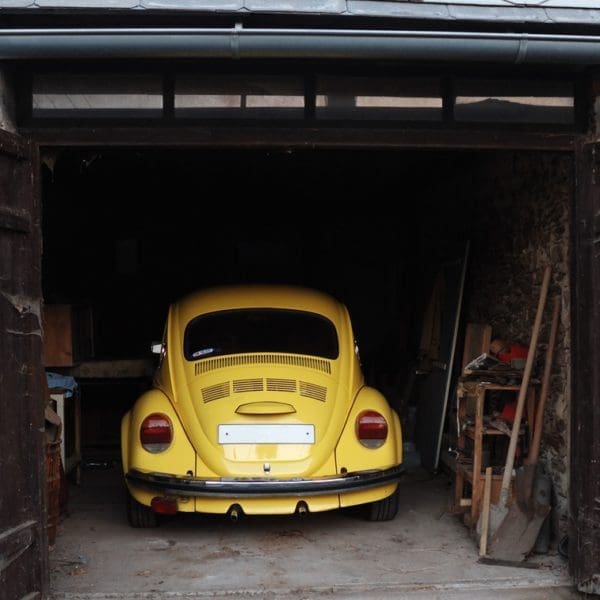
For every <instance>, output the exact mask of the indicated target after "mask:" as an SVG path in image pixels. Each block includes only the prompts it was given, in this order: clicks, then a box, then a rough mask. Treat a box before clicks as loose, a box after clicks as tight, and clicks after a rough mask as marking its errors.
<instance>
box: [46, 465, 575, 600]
mask: <svg viewBox="0 0 600 600" xmlns="http://www.w3.org/2000/svg"><path fill="white" fill-rule="evenodd" d="M401 486H402V494H401V504H400V511H399V514H398V517H397V518H396V519H395V520H393V521H390V522H384V523H371V522H367V521H363V520H359V519H357V518H355V517H352V516H351V515H349V514H346V513H342V512H337V511H335V512H329V513H320V514H316V513H315V514H310V515H308V516H306V517H303V518H301V517H297V516H293V517H280V516H278V517H245V518H242V519H241V520H239V521H238V522H235V523H234V522H231V521H229V520H227V519H226V518H225V517H220V516H210V515H194V514H180V515H177V516H175V517H172V518H170V519H169V520H168V521H166V522H164V523H162V524H161V526H160V527H158V528H156V529H133V528H131V527H129V525H128V523H127V519H126V516H125V488H124V485H123V480H122V474H121V470H120V464H119V463H118V461H101V462H100V463H98V464H93V463H91V464H90V465H89V466H88V467H87V468H84V469H83V471H82V478H81V484H80V485H73V484H71V485H70V487H69V495H68V505H67V514H66V515H65V516H64V518H63V519H62V521H61V523H60V525H59V527H58V535H57V537H56V541H55V544H54V545H53V546H52V548H51V552H50V562H51V591H52V598H54V599H55V600H79V599H81V600H85V599H89V600H92V599H93V600H101V599H113V598H114V599H117V598H118V599H126V600H133V599H141V598H144V599H149V600H152V599H156V600H159V599H163V598H185V599H194V598H198V599H201V598H255V599H259V600H263V599H264V600H267V599H268V600H270V599H278V598H282V599H288V598H293V599H298V600H304V599H307V600H308V599H312V598H327V599H332V600H333V599H336V600H342V599H348V600H350V599H359V598H360V599H364V600H371V599H381V600H387V599H391V598H394V599H401V598H409V599H415V600H416V599H425V598H427V599H437V598H440V599H441V598H443V599H444V600H452V599H459V598H469V599H470V600H473V599H478V598H481V599H485V598H490V599H491V598H494V599H496V598H497V596H498V594H499V593H501V594H502V597H503V598H508V599H511V598H514V599H517V598H518V599H529V600H542V599H553V600H555V599H557V600H560V599H567V598H579V597H580V596H579V595H578V594H576V593H575V592H574V591H573V588H572V584H571V581H570V579H569V576H568V572H567V565H566V561H565V560H564V559H563V558H562V557H561V556H559V554H558V553H557V552H556V550H554V549H552V550H551V551H550V552H549V553H548V554H543V555H535V556H533V557H531V558H530V559H528V561H527V562H528V564H534V565H535V566H536V568H517V567H503V566H496V565H494V566H492V565H483V564H480V563H478V562H477V561H478V550H477V546H476V542H475V540H474V538H473V537H472V536H471V534H470V532H469V531H468V530H467V528H466V527H465V526H464V525H463V524H462V522H461V521H460V520H459V518H458V517H457V516H456V515H453V514H450V513H449V512H448V507H449V505H450V501H451V494H452V485H451V481H450V480H449V478H448V477H447V476H446V475H444V474H436V475H431V474H429V473H427V472H424V471H421V470H420V469H416V470H414V471H411V472H409V473H408V474H407V475H406V477H405V479H404V480H403V481H402V483H401Z"/></svg>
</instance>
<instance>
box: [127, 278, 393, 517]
mask: <svg viewBox="0 0 600 600" xmlns="http://www.w3.org/2000/svg"><path fill="white" fill-rule="evenodd" d="M154 351H155V352H157V353H159V354H160V364H159V366H158V369H157V371H156V375H155V377H154V382H153V388H152V389H150V390H149V391H147V392H145V393H144V394H143V395H142V396H141V397H139V398H138V399H137V401H136V402H135V404H134V406H133V408H132V409H131V410H130V411H129V412H127V414H125V415H124V417H123V420H122V424H121V451H122V462H123V472H124V475H125V481H126V484H127V487H128V490H129V497H128V509H127V513H128V519H129V522H130V524H131V525H132V526H133V527H153V526H155V525H156V524H157V517H158V516H160V515H172V514H175V513H177V512H201V513H213V514H223V515H228V516H229V517H230V518H231V519H234V520H235V519H237V518H239V517H240V516H241V515H244V514H246V515H259V514H260V515H275V514H301V515H303V514H307V513H309V512H319V511H326V510H334V509H339V508H345V507H353V506H359V505H360V506H361V507H362V508H361V509H360V511H359V512H362V513H363V515H364V516H365V518H367V519H370V520H373V521H386V520H390V519H393V518H394V517H395V516H396V514H397V512H398V480H399V478H400V476H401V473H402V433H401V427H400V420H399V418H398V415H397V414H396V412H395V411H394V410H392V408H391V407H390V405H389V404H388V402H387V401H386V399H385V398H384V397H383V396H382V394H380V393H379V392H378V391H377V390H375V389H373V388H371V387H369V386H367V385H365V380H364V377H363V373H362V371H361V366H360V362H359V357H358V350H357V346H356V342H355V338H354V334H353V330H352V325H351V321H350V316H349V313H348V310H347V308H346V307H345V306H344V305H343V304H342V303H340V302H339V301H338V300H336V299H334V298H333V297H331V296H329V295H326V294H324V293H321V292H318V291H316V290H311V289H305V288H299V287H291V286H281V285H277V286H272V285H269V286H265V285H261V286H231V287H220V288H213V289H207V290H202V291H199V292H197V293H194V294H191V295H189V296H187V297H185V298H183V299H182V300H180V301H178V302H176V303H174V304H173V305H171V307H170V309H169V314H168V318H167V323H166V327H165V333H164V338H163V341H162V343H160V344H156V347H155V348H154Z"/></svg>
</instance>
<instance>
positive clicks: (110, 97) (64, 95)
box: [33, 73, 163, 118]
mask: <svg viewBox="0 0 600 600" xmlns="http://www.w3.org/2000/svg"><path fill="white" fill-rule="evenodd" d="M162 106H163V96H162V81H161V78H160V76H155V75H136V74H127V75H125V74H109V73H102V74H98V73H94V74H81V75H78V74H72V73H66V74H65V73H45V74H38V75H34V77H33V116H34V117H42V118H57V117H63V118H64V117H73V116H76V115H77V116H79V117H81V116H83V117H95V118H98V117H144V118H147V117H160V116H161V115H162Z"/></svg>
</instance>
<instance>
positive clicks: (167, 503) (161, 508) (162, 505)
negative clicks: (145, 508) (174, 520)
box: [150, 496, 178, 515]
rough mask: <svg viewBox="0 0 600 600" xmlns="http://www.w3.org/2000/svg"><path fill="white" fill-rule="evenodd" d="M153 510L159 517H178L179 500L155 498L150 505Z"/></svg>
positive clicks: (162, 497)
mask: <svg viewBox="0 0 600 600" xmlns="http://www.w3.org/2000/svg"><path fill="white" fill-rule="evenodd" d="M150 506H151V508H152V510H153V511H154V512H155V513H156V514H157V515H176V514H177V510H178V508H177V500H175V498H165V497H164V496H155V497H154V498H152V502H151V503H150Z"/></svg>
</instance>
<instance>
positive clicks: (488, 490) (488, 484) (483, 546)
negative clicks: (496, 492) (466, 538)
mask: <svg viewBox="0 0 600 600" xmlns="http://www.w3.org/2000/svg"><path fill="white" fill-rule="evenodd" d="M491 500H492V467H486V469H485V484H484V487H483V507H482V513H481V538H480V540H479V556H485V555H486V554H487V543H488V533H489V528H490V503H491Z"/></svg>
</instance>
